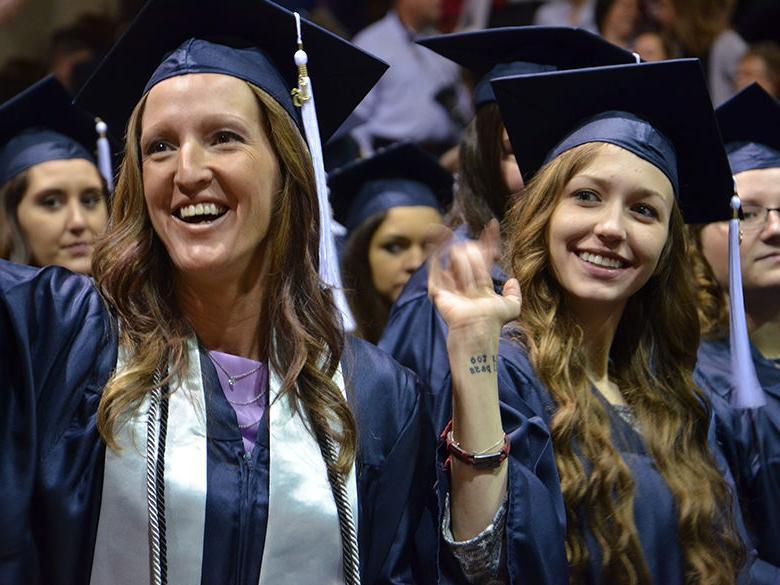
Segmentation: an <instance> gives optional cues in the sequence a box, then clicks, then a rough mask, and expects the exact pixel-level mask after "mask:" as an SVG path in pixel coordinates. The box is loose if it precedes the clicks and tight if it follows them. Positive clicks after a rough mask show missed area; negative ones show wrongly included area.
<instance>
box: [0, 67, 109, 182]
mask: <svg viewBox="0 0 780 585" xmlns="http://www.w3.org/2000/svg"><path fill="white" fill-rule="evenodd" d="M96 138H97V135H96V133H95V122H94V120H93V119H92V118H91V117H90V116H88V115H87V114H86V113H85V112H84V111H82V110H81V109H79V108H77V107H75V106H74V105H73V104H72V103H71V97H70V95H69V94H68V92H67V91H66V90H65V88H64V87H63V86H62V85H61V84H60V82H59V81H57V79H55V78H54V77H53V76H48V77H45V78H44V79H42V80H40V81H38V82H37V83H35V84H33V85H32V86H30V87H29V88H27V89H26V90H24V91H23V92H21V93H20V94H18V95H16V96H15V97H13V98H11V99H10V100H8V101H7V102H5V103H4V104H3V105H1V106H0V185H3V184H5V183H6V182H7V181H9V180H10V179H12V178H14V177H15V176H17V175H18V174H19V173H21V172H23V171H26V170H27V169H29V168H30V167H33V166H35V165H37V164H41V163H44V162H48V161H52V160H70V159H86V160H88V161H90V162H92V163H94V162H95V157H94V156H93V154H92V153H93V152H94V150H95V140H96Z"/></svg>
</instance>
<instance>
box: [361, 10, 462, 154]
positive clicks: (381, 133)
mask: <svg viewBox="0 0 780 585" xmlns="http://www.w3.org/2000/svg"><path fill="white" fill-rule="evenodd" d="M441 6H442V4H441V0H395V2H394V3H393V6H392V8H391V9H390V10H389V11H388V12H387V14H386V15H385V17H384V18H382V19H380V20H379V21H377V22H375V23H374V24H372V25H370V26H369V27H367V28H365V29H364V30H362V31H360V32H359V33H358V34H357V35H355V38H354V39H353V41H354V43H355V44H356V45H357V46H359V47H360V48H362V49H365V50H366V51H368V52H370V53H372V54H374V55H376V56H377V57H379V58H381V59H383V60H384V61H386V62H387V63H389V64H390V69H389V70H388V71H387V73H385V74H384V76H383V77H382V79H380V80H379V83H378V84H377V85H376V87H375V88H374V89H373V90H371V92H370V93H369V94H368V96H366V99H365V100H363V102H362V103H361V104H360V106H358V108H357V110H356V115H357V116H359V117H360V118H362V119H363V120H366V122H365V123H364V124H362V125H361V126H359V127H358V128H356V129H355V130H354V136H355V139H356V140H357V141H358V144H360V147H361V150H362V152H363V153H364V154H370V153H371V152H373V151H374V150H376V149H377V148H381V147H383V146H387V145H389V144H392V143H393V142H398V141H401V140H410V141H412V142H414V143H416V144H419V145H420V146H422V147H423V148H425V150H428V151H429V152H431V153H433V154H435V155H439V154H442V153H443V152H445V151H446V150H448V149H449V148H450V147H452V146H453V145H454V144H455V143H457V141H458V140H459V139H460V136H461V134H462V132H463V127H464V126H465V125H466V123H467V122H468V119H469V117H470V116H471V105H470V100H469V96H468V91H467V90H466V88H465V86H464V85H463V82H462V80H461V76H460V70H459V68H458V67H457V65H455V64H454V63H450V62H449V61H447V60H446V59H443V58H441V57H440V56H438V55H436V54H435V53H432V52H431V51H429V50H428V49H426V48H424V47H421V46H419V45H417V44H416V43H415V42H414V41H415V38H417V37H418V36H421V35H425V34H431V33H433V32H436V29H435V26H436V24H437V23H438V21H439V18H440V16H441Z"/></svg>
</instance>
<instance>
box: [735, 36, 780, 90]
mask: <svg viewBox="0 0 780 585" xmlns="http://www.w3.org/2000/svg"><path fill="white" fill-rule="evenodd" d="M753 82H755V83H758V84H759V85H760V86H761V87H762V88H763V89H764V91H766V92H767V93H768V94H769V95H771V96H772V97H774V98H775V99H780V46H778V45H777V43H774V42H772V41H763V42H759V43H756V44H754V45H751V46H750V48H749V49H748V51H747V53H745V55H744V56H743V57H742V59H741V60H740V62H739V66H738V67H737V74H736V77H735V78H734V89H735V90H737V91H742V90H743V89H745V88H746V87H747V86H748V85H750V84H751V83H753Z"/></svg>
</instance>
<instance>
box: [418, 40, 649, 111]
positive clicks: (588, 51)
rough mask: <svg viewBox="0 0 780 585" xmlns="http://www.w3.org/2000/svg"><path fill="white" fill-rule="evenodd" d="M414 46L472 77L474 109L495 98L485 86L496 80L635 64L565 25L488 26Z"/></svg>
mask: <svg viewBox="0 0 780 585" xmlns="http://www.w3.org/2000/svg"><path fill="white" fill-rule="evenodd" d="M417 42H418V43H419V44H420V45H422V46H424V47H427V48H429V49H431V50H432V51H435V52H436V53H438V54H440V55H442V56H443V57H446V58H447V59H450V60H451V61H454V62H455V63H457V64H458V65H460V66H461V67H465V68H466V69H468V70H470V71H471V72H472V73H473V74H474V76H475V78H476V79H478V80H479V81H478V82H477V84H476V87H475V88H474V101H475V106H476V108H477V109H479V108H480V107H481V106H483V105H485V104H488V103H491V102H494V101H495V100H496V98H495V95H494V94H493V89H492V88H491V87H490V80H491V79H495V78H496V77H507V76H511V75H523V74H531V73H542V72H545V71H556V70H563V69H580V68H582V67H596V66H600V65H618V64H623V63H635V62H636V57H635V56H634V54H633V53H630V52H628V51H626V50H624V49H621V48H620V47H618V46H617V45H613V44H612V43H610V42H608V41H605V40H604V39H603V38H601V37H600V36H598V35H595V34H593V33H591V32H588V31H586V30H583V29H580V28H573V27H565V26H512V27H505V28H493V29H487V30H480V31H475V32H467V33H454V34H448V35H440V36H435V37H428V38H425V39H421V40H419V41H417Z"/></svg>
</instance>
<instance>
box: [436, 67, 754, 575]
mask: <svg viewBox="0 0 780 585" xmlns="http://www.w3.org/2000/svg"><path fill="white" fill-rule="evenodd" d="M493 87H494V90H495V92H496V95H497V97H498V101H499V104H500V106H501V111H502V114H503V117H504V120H505V122H506V125H507V129H508V132H509V135H510V138H511V139H512V142H513V143H514V144H516V146H519V145H520V144H523V145H525V148H524V149H523V151H522V153H520V151H518V153H519V154H518V163H519V165H520V169H521V171H522V172H523V175H524V176H525V177H531V176H532V178H531V181H530V182H529V184H528V186H527V188H526V191H525V194H524V196H523V197H522V198H521V199H520V200H518V202H517V203H516V204H515V206H514V207H513V209H512V210H511V211H510V213H509V214H508V216H507V219H506V221H507V229H508V234H509V235H508V242H507V255H508V261H507V264H508V265H509V266H511V268H512V274H513V276H515V277H516V278H512V279H510V280H508V281H507V283H506V285H505V286H504V290H503V294H496V293H495V292H494V289H493V285H492V282H491V279H490V274H489V266H490V262H491V261H492V258H493V255H494V254H495V253H496V249H497V247H498V235H497V230H496V229H492V230H490V231H489V232H488V234H487V236H486V238H485V239H484V240H483V241H482V242H481V244H482V245H479V244H477V243H474V242H469V243H464V244H461V245H459V246H453V247H452V248H450V252H449V254H448V255H447V256H445V258H446V259H447V260H448V264H447V267H448V268H446V269H445V268H444V267H443V266H442V265H441V264H440V263H439V262H437V261H436V259H434V260H432V262H431V282H430V290H431V295H432V297H433V299H434V302H435V304H436V307H437V309H438V310H439V311H440V313H441V314H442V317H443V318H444V319H445V321H446V322H447V324H448V327H449V332H448V338H447V347H448V351H449V357H450V364H451V371H452V393H451V396H450V394H449V392H446V391H445V392H443V393H441V394H440V395H439V396H437V397H435V398H436V404H437V406H438V410H437V428H438V429H441V428H444V429H445V430H444V433H443V435H442V437H443V445H442V448H441V455H442V458H444V457H449V463H450V475H449V476H448V475H447V474H442V475H441V476H440V486H441V494H440V497H441V499H442V501H444V502H445V507H444V509H445V517H444V519H443V530H444V535H445V539H446V540H447V542H448V545H449V547H450V550H451V551H452V552H453V553H454V555H455V556H456V557H457V558H458V560H459V562H460V564H461V566H462V567H463V569H464V572H465V573H467V574H469V575H471V576H472V578H473V579H474V580H475V581H477V582H479V579H485V582H489V581H488V580H489V579H490V578H493V576H499V577H501V576H503V580H504V581H506V582H511V583H522V582H534V583H536V582H541V578H540V576H539V575H538V574H537V573H534V572H530V573H529V568H528V567H529V566H530V568H531V569H533V567H534V565H533V563H532V561H533V560H534V559H535V556H538V555H540V554H544V555H548V556H549V555H559V556H558V558H560V556H563V557H564V559H565V560H563V561H562V563H563V564H562V566H560V567H559V570H560V573H559V575H560V574H562V575H563V577H562V578H563V580H564V582H566V581H568V582H569V583H577V584H579V583H583V584H585V583H590V584H596V583H604V584H610V585H614V584H624V583H626V584H627V583H631V584H637V583H641V584H651V583H653V584H657V585H661V584H663V585H683V584H686V585H689V584H704V583H707V584H721V585H731V584H733V583H735V582H738V581H742V580H743V579H746V578H747V574H746V567H745V560H746V555H745V550H744V545H743V540H742V535H741V534H742V531H741V526H740V522H739V519H740V517H739V509H738V506H737V503H736V498H735V497H734V494H733V486H731V485H730V484H729V483H728V481H727V479H726V478H724V475H722V474H723V473H725V474H726V475H728V469H727V467H726V465H725V462H723V461H722V459H721V458H719V456H718V453H717V452H716V451H714V447H715V443H714V440H713V439H714V437H713V433H711V432H710V431H711V429H712V427H711V424H710V422H711V410H710V408H709V406H708V403H707V401H706V399H705V397H704V395H703V394H702V392H701V391H699V390H698V389H697V388H696V386H695V385H694V383H693V368H694V365H695V359H696V351H697V349H698V345H699V336H698V319H697V315H696V314H695V312H691V311H690V308H691V307H692V306H693V304H694V298H695V297H694V287H693V282H692V277H691V275H690V273H689V271H688V259H687V251H686V246H685V232H684V225H683V221H687V222H704V221H708V220H715V219H723V218H726V217H728V216H729V212H730V208H729V199H730V197H731V175H730V172H729V168H728V161H727V159H726V154H725V152H724V150H723V147H722V144H721V142H720V137H719V135H718V130H717V126H716V123H715V116H714V113H713V111H712V108H711V105H710V102H709V96H708V93H707V89H706V85H705V80H704V76H703V73H702V70H701V67H700V65H699V63H698V62H697V61H696V60H693V59H689V60H680V61H669V62H665V63H658V64H634V65H625V66H613V67H604V68H592V69H583V70H580V71H566V72H554V73H548V74H540V75H530V76H519V77H513V78H503V79H499V80H495V81H494V82H493ZM575 95H576V99H572V96H575ZM521 305H522V306H521ZM504 323H512V327H511V328H510V329H509V330H507V331H506V332H505V333H506V338H505V341H503V342H501V343H499V336H500V332H501V328H502V325H503V324H504ZM450 398H451V400H450ZM450 416H452V419H451V424H449V425H447V426H446V427H444V422H445V421H446V419H447V418H449V417H450ZM510 444H511V449H510ZM448 484H449V489H448ZM448 498H451V500H450V501H449V502H447V499H448ZM529 499H530V500H531V501H534V502H535V503H536V506H537V507H538V506H540V505H542V504H546V505H557V506H560V507H559V508H557V511H558V514H559V517H558V520H559V528H560V530H561V532H562V533H565V535H561V536H560V541H559V542H558V548H553V549H539V548H538V547H536V546H534V542H535V539H539V538H540V535H546V534H549V532H550V531H551V530H552V529H551V527H550V526H540V525H539V524H538V523H537V522H535V521H534V520H535V519H534V518H532V516H531V513H532V512H533V510H534V508H532V507H531V506H530V504H528V501H529ZM448 507H449V509H447V508H448ZM450 511H451V516H450V514H449V512H450ZM536 513H537V514H538V512H536ZM475 542H481V544H482V550H486V551H490V554H485V555H483V556H482V558H477V559H475V558H473V557H471V556H469V555H467V554H464V553H463V551H462V547H464V546H469V547H471V546H474V543H475ZM564 545H565V546H564ZM564 549H565V554H564V553H563V552H562V551H563V550H564ZM542 577H543V576H542Z"/></svg>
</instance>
